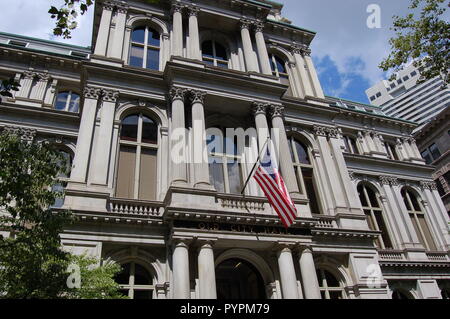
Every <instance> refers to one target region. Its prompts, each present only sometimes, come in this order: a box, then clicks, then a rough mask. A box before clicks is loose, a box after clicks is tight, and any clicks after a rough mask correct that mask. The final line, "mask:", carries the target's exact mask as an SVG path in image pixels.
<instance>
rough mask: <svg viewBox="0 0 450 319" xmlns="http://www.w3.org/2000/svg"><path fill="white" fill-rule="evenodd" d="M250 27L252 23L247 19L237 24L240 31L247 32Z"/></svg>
mask: <svg viewBox="0 0 450 319" xmlns="http://www.w3.org/2000/svg"><path fill="white" fill-rule="evenodd" d="M251 25H252V21H251V20H248V19H241V21H240V24H239V26H240V27H241V30H242V29H247V30H249V29H250V27H251Z"/></svg>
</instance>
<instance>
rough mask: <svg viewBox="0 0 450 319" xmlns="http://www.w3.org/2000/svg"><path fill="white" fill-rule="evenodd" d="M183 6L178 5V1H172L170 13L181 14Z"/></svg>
mask: <svg viewBox="0 0 450 319" xmlns="http://www.w3.org/2000/svg"><path fill="white" fill-rule="evenodd" d="M183 8H184V6H183V5H182V4H180V3H179V2H178V1H172V13H175V12H180V13H181V12H182V11H183Z"/></svg>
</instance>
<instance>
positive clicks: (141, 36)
mask: <svg viewBox="0 0 450 319" xmlns="http://www.w3.org/2000/svg"><path fill="white" fill-rule="evenodd" d="M160 47H161V39H160V34H159V32H158V31H156V30H154V29H152V28H150V27H148V26H142V27H136V28H134V29H133V31H132V32H131V49H130V59H129V64H130V65H131V66H136V67H140V68H146V69H151V70H159V51H160Z"/></svg>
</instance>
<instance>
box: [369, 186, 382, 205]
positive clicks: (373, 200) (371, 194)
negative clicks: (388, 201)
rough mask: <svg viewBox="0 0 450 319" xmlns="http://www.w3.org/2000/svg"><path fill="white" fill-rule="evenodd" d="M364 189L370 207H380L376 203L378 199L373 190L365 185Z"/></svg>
mask: <svg viewBox="0 0 450 319" xmlns="http://www.w3.org/2000/svg"><path fill="white" fill-rule="evenodd" d="M366 191H367V195H368V196H369V201H370V205H371V206H372V207H380V205H378V200H377V197H376V195H375V192H374V191H373V190H372V189H371V188H370V187H366Z"/></svg>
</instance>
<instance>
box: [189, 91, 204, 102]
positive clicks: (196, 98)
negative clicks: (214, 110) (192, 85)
mask: <svg viewBox="0 0 450 319" xmlns="http://www.w3.org/2000/svg"><path fill="white" fill-rule="evenodd" d="M189 94H190V96H189V98H190V100H191V102H192V103H201V104H204V103H205V96H206V92H204V91H199V90H189Z"/></svg>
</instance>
